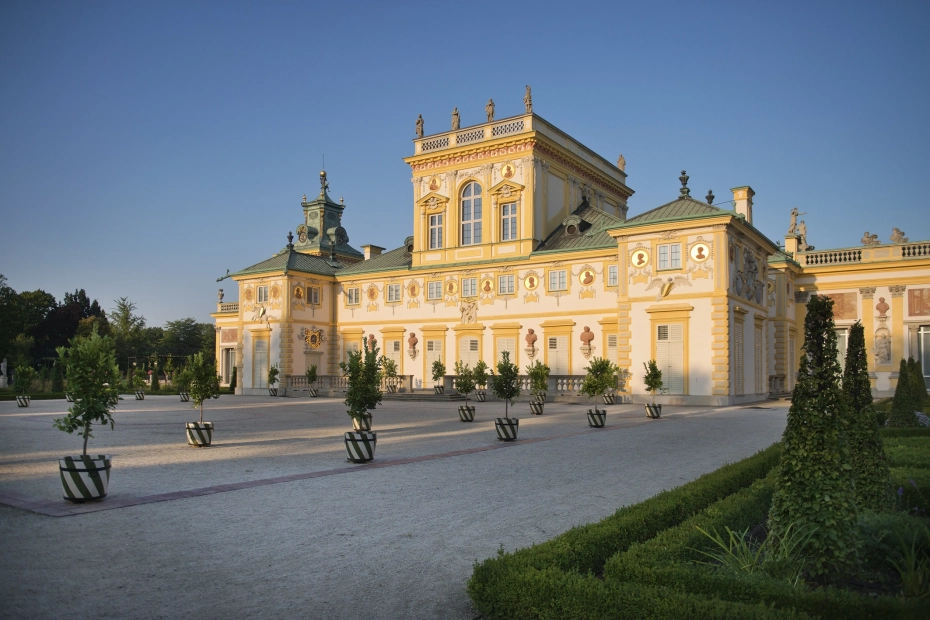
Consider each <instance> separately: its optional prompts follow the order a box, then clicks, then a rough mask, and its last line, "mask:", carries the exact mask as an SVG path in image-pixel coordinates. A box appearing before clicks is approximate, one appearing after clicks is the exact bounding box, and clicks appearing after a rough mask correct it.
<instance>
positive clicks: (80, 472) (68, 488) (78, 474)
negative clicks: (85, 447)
mask: <svg viewBox="0 0 930 620" xmlns="http://www.w3.org/2000/svg"><path fill="white" fill-rule="evenodd" d="M58 470H59V473H61V488H62V490H63V491H64V497H65V499H66V500H68V501H71V502H86V501H87V500H90V499H101V498H103V497H106V496H107V486H108V485H109V483H110V456H109V455H108V454H97V455H90V454H88V455H87V456H66V457H65V458H63V459H58Z"/></svg>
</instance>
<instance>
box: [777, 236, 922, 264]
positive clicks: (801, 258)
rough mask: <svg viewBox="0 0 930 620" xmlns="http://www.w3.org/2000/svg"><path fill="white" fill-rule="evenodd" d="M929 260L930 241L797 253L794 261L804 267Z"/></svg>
mask: <svg viewBox="0 0 930 620" xmlns="http://www.w3.org/2000/svg"><path fill="white" fill-rule="evenodd" d="M915 258H930V241H917V242H913V243H912V242H908V243H888V244H881V245H863V246H859V247H852V248H837V249H832V250H821V251H817V250H813V251H810V252H798V253H797V254H796V255H795V257H794V259H795V260H796V261H797V262H798V263H800V264H801V265H803V266H805V267H816V266H818V265H838V264H844V263H856V264H862V263H883V262H888V261H893V260H901V259H904V260H908V259H915Z"/></svg>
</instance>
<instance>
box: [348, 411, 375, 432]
mask: <svg viewBox="0 0 930 620" xmlns="http://www.w3.org/2000/svg"><path fill="white" fill-rule="evenodd" d="M352 428H354V429H355V430H357V431H370V430H371V414H368V415H366V416H363V417H362V419H361V420H359V419H358V418H352Z"/></svg>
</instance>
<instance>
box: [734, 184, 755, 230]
mask: <svg viewBox="0 0 930 620" xmlns="http://www.w3.org/2000/svg"><path fill="white" fill-rule="evenodd" d="M730 191H731V192H733V202H734V210H735V211H736V212H737V213H738V214H741V215H742V216H743V217H744V218H746V221H747V222H749V223H750V224H752V197H753V196H755V195H756V193H755V192H754V191H752V188H751V187H749V186H748V185H743V186H742V187H733V188H731V189H730Z"/></svg>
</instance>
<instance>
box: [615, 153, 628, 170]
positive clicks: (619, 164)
mask: <svg viewBox="0 0 930 620" xmlns="http://www.w3.org/2000/svg"><path fill="white" fill-rule="evenodd" d="M617 168H620V170H622V171H624V172H626V157H624V156H623V153H620V157H618V158H617Z"/></svg>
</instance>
